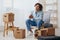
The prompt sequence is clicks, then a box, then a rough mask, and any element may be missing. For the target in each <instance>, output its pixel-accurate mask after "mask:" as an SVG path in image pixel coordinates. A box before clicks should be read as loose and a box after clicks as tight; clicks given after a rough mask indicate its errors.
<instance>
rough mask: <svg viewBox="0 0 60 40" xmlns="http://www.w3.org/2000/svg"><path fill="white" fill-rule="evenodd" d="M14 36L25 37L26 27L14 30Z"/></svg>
mask: <svg viewBox="0 0 60 40" xmlns="http://www.w3.org/2000/svg"><path fill="white" fill-rule="evenodd" d="M14 37H15V38H16V39H23V38H25V29H18V30H15V31H14Z"/></svg>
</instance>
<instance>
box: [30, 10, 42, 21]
mask: <svg viewBox="0 0 60 40" xmlns="http://www.w3.org/2000/svg"><path fill="white" fill-rule="evenodd" d="M31 15H32V16H33V20H34V21H40V20H43V11H38V12H36V11H32V12H31Z"/></svg>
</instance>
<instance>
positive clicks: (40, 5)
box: [34, 3, 43, 11]
mask: <svg viewBox="0 0 60 40" xmlns="http://www.w3.org/2000/svg"><path fill="white" fill-rule="evenodd" d="M36 5H39V8H40V11H42V10H43V6H42V4H40V3H36V4H35V5H34V6H36Z"/></svg>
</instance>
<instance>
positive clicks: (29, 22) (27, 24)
mask: <svg viewBox="0 0 60 40" xmlns="http://www.w3.org/2000/svg"><path fill="white" fill-rule="evenodd" d="M43 23H44V22H43V21H42V20H40V21H39V22H38V23H37V22H36V21H32V20H30V19H28V20H27V21H26V26H27V29H28V30H29V31H30V30H31V26H37V27H38V29H40V27H41V26H42V24H43Z"/></svg>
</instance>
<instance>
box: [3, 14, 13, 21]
mask: <svg viewBox="0 0 60 40" xmlns="http://www.w3.org/2000/svg"><path fill="white" fill-rule="evenodd" d="M3 21H4V22H13V21H14V14H13V13H6V14H4V15H3Z"/></svg>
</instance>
